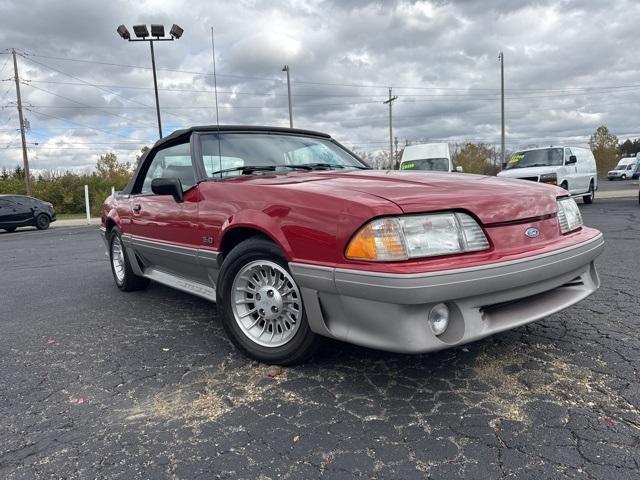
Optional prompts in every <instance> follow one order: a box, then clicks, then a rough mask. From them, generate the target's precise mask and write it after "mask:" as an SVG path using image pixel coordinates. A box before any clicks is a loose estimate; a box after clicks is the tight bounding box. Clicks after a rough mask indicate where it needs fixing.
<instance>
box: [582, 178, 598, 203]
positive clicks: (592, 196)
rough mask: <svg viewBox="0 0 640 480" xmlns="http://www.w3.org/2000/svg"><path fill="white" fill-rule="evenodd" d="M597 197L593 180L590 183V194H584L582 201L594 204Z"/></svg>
mask: <svg viewBox="0 0 640 480" xmlns="http://www.w3.org/2000/svg"><path fill="white" fill-rule="evenodd" d="M595 198H596V189H595V187H594V186H593V182H591V184H590V185H589V195H584V196H583V197H582V201H583V202H584V203H587V204H592V203H593V201H594V200H595Z"/></svg>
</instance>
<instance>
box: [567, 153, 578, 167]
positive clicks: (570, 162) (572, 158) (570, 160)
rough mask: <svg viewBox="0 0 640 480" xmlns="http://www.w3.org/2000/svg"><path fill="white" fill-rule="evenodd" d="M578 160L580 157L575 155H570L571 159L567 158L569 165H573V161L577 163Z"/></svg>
mask: <svg viewBox="0 0 640 480" xmlns="http://www.w3.org/2000/svg"><path fill="white" fill-rule="evenodd" d="M577 161H578V157H576V156H575V155H570V156H569V160H567V165H571V164H572V163H576V162H577Z"/></svg>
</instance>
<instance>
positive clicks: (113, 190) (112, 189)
mask: <svg viewBox="0 0 640 480" xmlns="http://www.w3.org/2000/svg"><path fill="white" fill-rule="evenodd" d="M115 194H116V188H115V187H111V196H112V197H113V196H115Z"/></svg>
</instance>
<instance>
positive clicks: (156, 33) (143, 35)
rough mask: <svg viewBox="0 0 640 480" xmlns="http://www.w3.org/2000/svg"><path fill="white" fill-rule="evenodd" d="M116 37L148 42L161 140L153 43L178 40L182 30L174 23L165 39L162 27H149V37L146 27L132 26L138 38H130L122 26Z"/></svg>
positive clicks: (160, 131) (160, 130)
mask: <svg viewBox="0 0 640 480" xmlns="http://www.w3.org/2000/svg"><path fill="white" fill-rule="evenodd" d="M117 32H118V35H120V36H121V37H122V38H123V39H125V40H128V41H129V42H149V45H150V46H151V68H152V70H153V90H154V92H155V94H156V115H157V116H158V134H159V135H160V138H162V120H161V119H160V101H159V100H158V78H157V76H156V56H155V53H154V51H153V42H172V41H174V40H177V39H178V38H180V37H181V36H182V34H183V32H184V30H183V29H182V28H180V27H179V26H178V25H176V24H175V23H174V24H173V26H172V27H171V30H170V31H169V35H170V37H169V38H165V36H164V25H154V24H152V25H151V35H149V30H148V29H147V26H146V25H134V26H133V32H134V33H135V34H136V37H138V38H135V39H134V38H131V34H130V33H129V30H127V27H125V26H124V25H120V26H119V27H118V28H117Z"/></svg>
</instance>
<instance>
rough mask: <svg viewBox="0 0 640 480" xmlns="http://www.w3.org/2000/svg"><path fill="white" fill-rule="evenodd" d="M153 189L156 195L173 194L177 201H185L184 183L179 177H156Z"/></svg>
mask: <svg viewBox="0 0 640 480" xmlns="http://www.w3.org/2000/svg"><path fill="white" fill-rule="evenodd" d="M151 191H152V192H153V193H155V194H156V195H171V196H172V197H173V199H174V200H175V201H176V202H177V203H182V202H184V196H183V194H182V183H180V180H178V179H177V178H154V179H153V180H151Z"/></svg>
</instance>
